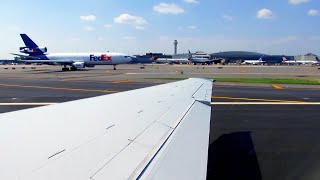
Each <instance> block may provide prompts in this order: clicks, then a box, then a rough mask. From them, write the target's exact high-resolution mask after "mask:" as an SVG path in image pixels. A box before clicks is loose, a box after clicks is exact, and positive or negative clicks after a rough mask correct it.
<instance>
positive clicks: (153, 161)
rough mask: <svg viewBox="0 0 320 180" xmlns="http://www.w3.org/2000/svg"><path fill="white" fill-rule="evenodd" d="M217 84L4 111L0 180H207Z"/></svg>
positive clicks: (182, 84)
mask: <svg viewBox="0 0 320 180" xmlns="http://www.w3.org/2000/svg"><path fill="white" fill-rule="evenodd" d="M211 96H212V81H211V80H205V79H195V78H191V79H188V80H184V81H179V82H174V83H169V84H164V85H158V86H153V87H148V88H143V89H138V90H133V91H127V92H121V93H115V94H110V95H104V96H99V97H93V98H88V99H82V100H76V101H71V102H65V103H60V104H55V105H49V106H43V107H37V108H31V109H26V110H20V111H15V112H9V113H3V114H0V147H1V153H0V169H1V171H0V179H5V180H53V179H59V180H71V179H72V180H88V179H94V180H103V179H112V180H113V179H115V180H121V179H140V180H142V179H155V180H163V179H168V180H170V179H183V180H189V179H190V180H193V179H199V180H205V179H206V172H207V158H208V143H209V133H210V115H211Z"/></svg>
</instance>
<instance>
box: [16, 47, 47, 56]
mask: <svg viewBox="0 0 320 180" xmlns="http://www.w3.org/2000/svg"><path fill="white" fill-rule="evenodd" d="M47 51H48V49H47V47H36V48H29V47H20V52H22V53H26V54H31V53H46V52H47Z"/></svg>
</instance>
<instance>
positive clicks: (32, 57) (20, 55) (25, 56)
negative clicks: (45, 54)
mask: <svg viewBox="0 0 320 180" xmlns="http://www.w3.org/2000/svg"><path fill="white" fill-rule="evenodd" d="M10 54H12V55H15V56H19V57H22V58H31V59H39V57H34V56H29V55H23V54H15V53H10Z"/></svg>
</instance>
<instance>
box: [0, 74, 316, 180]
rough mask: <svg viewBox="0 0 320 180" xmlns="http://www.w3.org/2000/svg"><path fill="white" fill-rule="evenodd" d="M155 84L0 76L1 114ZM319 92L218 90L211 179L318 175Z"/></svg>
mask: <svg viewBox="0 0 320 180" xmlns="http://www.w3.org/2000/svg"><path fill="white" fill-rule="evenodd" d="M82 75H83V74H82ZM99 78H101V77H100V76H99ZM152 85H155V84H154V83H147V82H134V81H128V80H125V79H124V80H117V81H107V80H105V81H103V82H102V81H88V80H86V81H76V80H75V79H74V78H72V79H67V80H66V79H61V78H56V79H55V78H50V79H45V78H41V77H39V78H34V79H33V78H27V79H23V78H10V79H8V78H1V77H0V113H4V112H9V111H14V110H19V109H25V108H31V107H36V106H41V105H45V104H48V103H59V102H65V101H70V100H76V99H82V98H87V97H93V96H99V95H104V94H110V93H115V92H122V91H127V90H132V89H137V88H143V87H147V86H152ZM318 92H319V90H318V89H308V90H304V89H287V88H284V89H276V88H272V87H246V86H243V87H241V86H223V85H217V86H214V88H213V105H212V124H211V128H210V129H211V135H210V149H209V161H208V162H209V165H208V179H210V178H215V179H249V180H250V179H261V178H262V179H308V178H303V177H312V176H314V174H313V173H316V172H317V171H318V169H317V168H318V164H319V163H320V162H319V161H320V160H319V158H318V157H319V154H320V141H319V138H320V121H319V108H320V105H317V104H316V103H319V100H320V94H319V93H318ZM128 100H129V99H128ZM23 103H24V104H23ZM41 103H44V104H41ZM235 103H236V104H235ZM246 103H253V104H250V105H248V104H246ZM299 103H300V104H299ZM301 103H304V104H301ZM308 103H309V104H308ZM44 120H45V119H44ZM309 179H310V178H309Z"/></svg>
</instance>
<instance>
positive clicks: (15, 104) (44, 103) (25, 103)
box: [0, 102, 58, 106]
mask: <svg viewBox="0 0 320 180" xmlns="http://www.w3.org/2000/svg"><path fill="white" fill-rule="evenodd" d="M53 104H58V103H52V102H29V103H28V102H23V103H0V106H45V105H53Z"/></svg>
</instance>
